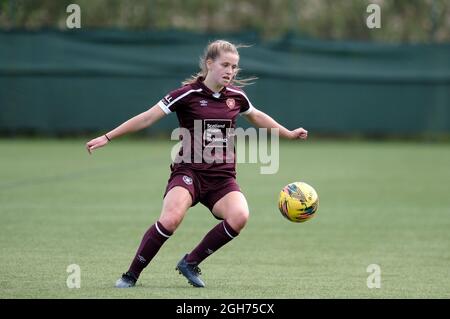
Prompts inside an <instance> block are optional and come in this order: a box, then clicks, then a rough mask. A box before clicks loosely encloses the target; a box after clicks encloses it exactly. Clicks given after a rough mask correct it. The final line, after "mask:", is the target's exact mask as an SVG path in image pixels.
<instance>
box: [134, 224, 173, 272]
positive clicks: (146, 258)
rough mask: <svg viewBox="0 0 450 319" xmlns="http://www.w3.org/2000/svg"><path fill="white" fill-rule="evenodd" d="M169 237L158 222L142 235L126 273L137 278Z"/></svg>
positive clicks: (167, 232) (169, 234) (169, 233)
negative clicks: (128, 272) (130, 273)
mask: <svg viewBox="0 0 450 319" xmlns="http://www.w3.org/2000/svg"><path fill="white" fill-rule="evenodd" d="M171 235H172V233H171V232H169V231H168V230H167V229H165V228H164V226H163V225H162V224H161V223H160V222H159V221H157V222H156V223H155V224H153V225H152V226H151V227H150V228H149V229H148V230H147V232H146V233H145V234H144V237H143V238H142V241H141V244H140V245H139V248H138V250H137V252H136V256H135V257H134V259H133V262H132V263H131V265H130V269H129V270H128V271H130V272H132V273H133V275H135V276H136V278H138V277H139V275H140V274H141V272H142V270H143V269H144V268H145V267H147V265H148V264H149V263H150V260H152V258H153V257H155V255H156V253H157V252H158V250H159V249H160V248H161V246H162V245H163V244H164V242H165V241H166V240H167V239H168V238H169V237H170V236H171Z"/></svg>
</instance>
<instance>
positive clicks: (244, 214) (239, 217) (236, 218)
mask: <svg viewBox="0 0 450 319" xmlns="http://www.w3.org/2000/svg"><path fill="white" fill-rule="evenodd" d="M249 217H250V214H249V212H248V210H244V209H242V210H237V211H235V212H234V213H233V214H231V216H230V218H229V219H227V222H228V223H229V224H230V226H231V227H233V229H234V230H235V231H237V232H240V231H241V229H243V228H244V227H245V225H246V224H247V221H248V218H249Z"/></svg>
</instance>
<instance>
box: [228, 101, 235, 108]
mask: <svg viewBox="0 0 450 319" xmlns="http://www.w3.org/2000/svg"><path fill="white" fill-rule="evenodd" d="M227 106H228V107H229V108H230V109H234V107H235V106H236V102H235V100H234V99H227Z"/></svg>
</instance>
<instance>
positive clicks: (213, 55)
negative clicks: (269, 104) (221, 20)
mask: <svg viewBox="0 0 450 319" xmlns="http://www.w3.org/2000/svg"><path fill="white" fill-rule="evenodd" d="M243 47H248V46H246V45H234V44H233V43H230V42H228V41H225V40H216V41H214V42H211V43H209V44H208V46H207V47H206V48H205V51H204V53H203V56H202V57H201V58H200V62H199V67H200V72H198V73H197V74H195V75H192V76H191V77H190V78H187V79H186V80H184V81H183V82H182V84H183V85H187V84H192V83H194V82H196V81H197V80H198V78H200V77H202V78H206V75H207V74H208V68H207V67H206V61H208V60H209V59H211V60H213V61H215V60H216V59H217V58H218V57H219V56H220V54H221V53H222V52H231V53H234V54H236V55H237V56H239V52H238V48H243ZM240 70H241V69H240V68H237V70H236V74H235V75H234V77H233V79H232V80H231V82H230V84H233V85H235V86H238V87H242V86H245V85H249V84H253V82H252V81H254V80H256V79H257V78H256V77H250V78H245V79H238V78H237V75H238V73H239V71H240Z"/></svg>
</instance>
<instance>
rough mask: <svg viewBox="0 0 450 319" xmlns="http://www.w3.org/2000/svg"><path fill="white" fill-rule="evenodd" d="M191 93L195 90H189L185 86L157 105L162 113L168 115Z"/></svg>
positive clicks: (170, 93) (172, 92)
mask: <svg viewBox="0 0 450 319" xmlns="http://www.w3.org/2000/svg"><path fill="white" fill-rule="evenodd" d="M192 91H195V90H189V87H186V86H184V87H181V88H178V89H176V90H173V91H171V92H169V93H168V94H167V95H166V96H164V97H163V98H162V99H161V100H160V101H159V102H158V104H157V105H158V106H159V107H160V108H161V109H162V110H163V111H164V113H166V114H170V113H172V112H175V111H176V110H177V107H179V106H180V104H182V103H183V98H184V97H185V96H187V95H189V93H191V92H192Z"/></svg>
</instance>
